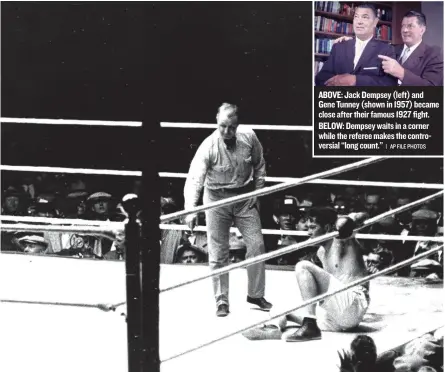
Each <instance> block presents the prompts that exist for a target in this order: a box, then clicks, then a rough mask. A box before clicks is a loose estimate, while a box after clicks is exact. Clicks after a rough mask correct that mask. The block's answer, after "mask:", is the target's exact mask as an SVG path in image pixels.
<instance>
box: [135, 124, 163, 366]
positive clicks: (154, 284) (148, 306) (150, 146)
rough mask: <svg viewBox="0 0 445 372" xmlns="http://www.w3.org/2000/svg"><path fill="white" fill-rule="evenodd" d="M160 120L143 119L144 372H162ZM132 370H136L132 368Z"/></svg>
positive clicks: (142, 287)
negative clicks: (160, 321)
mask: <svg viewBox="0 0 445 372" xmlns="http://www.w3.org/2000/svg"><path fill="white" fill-rule="evenodd" d="M159 123H160V121H155V120H153V119H151V120H147V121H144V122H143V126H142V129H143V138H144V139H143V143H142V146H143V148H144V149H145V151H144V165H143V172H142V185H143V191H142V195H141V197H142V216H141V222H142V230H141V240H140V252H141V281H142V284H141V289H142V293H141V297H142V344H141V346H142V349H141V360H142V371H144V372H145V371H149V372H159V371H160V358H159V277H160V256H161V254H160V243H159V242H160V240H161V232H160V231H161V230H160V229H159V222H160V221H159V216H160V210H161V198H160V195H161V191H160V187H159V174H158V169H157V161H156V160H155V159H157V156H159V153H158V152H159V146H158V144H159V138H160V131H159V129H160V124H159ZM130 372H132V371H130Z"/></svg>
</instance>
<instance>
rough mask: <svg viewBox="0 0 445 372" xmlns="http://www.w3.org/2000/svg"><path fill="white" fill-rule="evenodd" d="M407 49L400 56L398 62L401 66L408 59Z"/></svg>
mask: <svg viewBox="0 0 445 372" xmlns="http://www.w3.org/2000/svg"><path fill="white" fill-rule="evenodd" d="M409 52H410V50H409V48H406V49H405V52H404V53H403V54H402V57H400V62H401V63H402V65H403V64H404V63H405V61H406V60H407V59H408V57H409Z"/></svg>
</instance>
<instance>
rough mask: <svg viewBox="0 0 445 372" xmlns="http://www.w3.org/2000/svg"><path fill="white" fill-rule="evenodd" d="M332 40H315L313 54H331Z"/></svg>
mask: <svg viewBox="0 0 445 372" xmlns="http://www.w3.org/2000/svg"><path fill="white" fill-rule="evenodd" d="M333 44H334V39H327V38H315V45H314V52H315V53H327V54H329V53H331V49H332V45H333Z"/></svg>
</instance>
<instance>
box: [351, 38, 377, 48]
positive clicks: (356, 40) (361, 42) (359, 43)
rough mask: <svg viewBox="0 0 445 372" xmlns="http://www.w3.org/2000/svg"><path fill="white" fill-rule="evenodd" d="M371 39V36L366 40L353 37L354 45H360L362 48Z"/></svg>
mask: <svg viewBox="0 0 445 372" xmlns="http://www.w3.org/2000/svg"><path fill="white" fill-rule="evenodd" d="M372 38H373V36H371V37H370V38H369V39H367V40H360V39H359V38H358V37H355V43H356V44H355V45H362V46H363V47H365V46H366V45H367V44H368V43H369V41H370V40H371V39H372Z"/></svg>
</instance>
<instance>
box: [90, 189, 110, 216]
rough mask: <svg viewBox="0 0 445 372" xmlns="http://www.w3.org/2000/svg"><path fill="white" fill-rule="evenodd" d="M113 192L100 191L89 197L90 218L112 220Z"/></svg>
mask: <svg viewBox="0 0 445 372" xmlns="http://www.w3.org/2000/svg"><path fill="white" fill-rule="evenodd" d="M111 198H112V196H111V194H108V193H106V192H103V191H100V192H96V193H94V194H91V195H90V196H89V197H88V198H87V212H88V216H89V219H92V220H100V221H107V220H111V218H112V214H111Z"/></svg>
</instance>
